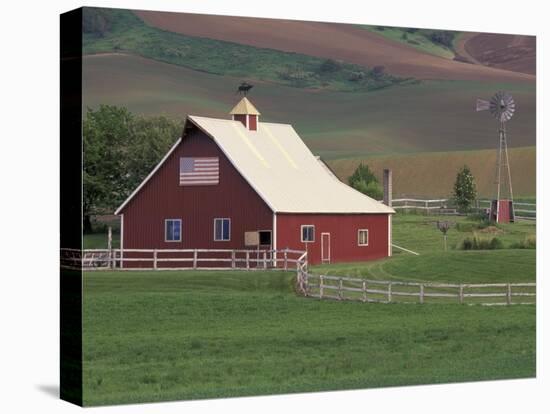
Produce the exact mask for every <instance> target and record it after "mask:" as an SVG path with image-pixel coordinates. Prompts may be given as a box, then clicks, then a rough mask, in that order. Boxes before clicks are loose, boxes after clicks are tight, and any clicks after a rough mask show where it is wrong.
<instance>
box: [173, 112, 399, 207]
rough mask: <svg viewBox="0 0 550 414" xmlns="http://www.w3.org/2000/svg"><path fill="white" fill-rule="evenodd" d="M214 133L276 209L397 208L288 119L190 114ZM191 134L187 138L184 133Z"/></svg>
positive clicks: (261, 194)
mask: <svg viewBox="0 0 550 414" xmlns="http://www.w3.org/2000/svg"><path fill="white" fill-rule="evenodd" d="M188 122H192V123H193V124H194V125H196V126H197V127H198V128H200V129H201V130H203V131H204V132H205V133H206V134H207V135H209V136H210V137H211V138H212V139H213V140H214V141H215V142H216V143H217V144H218V146H219V147H220V148H221V150H222V151H223V152H224V154H225V155H226V156H227V157H228V158H229V160H230V161H231V162H232V164H233V165H234V166H235V168H236V169H237V170H238V171H239V172H240V173H241V174H242V176H243V177H244V178H245V179H246V180H247V181H248V183H249V184H250V185H251V186H252V188H254V189H255V190H256V192H257V193H258V194H259V195H260V196H261V197H262V198H263V200H264V201H265V202H266V203H267V204H268V205H269V206H270V207H271V209H272V210H273V211H274V212H284V213H394V212H395V211H394V210H393V209H392V208H390V207H388V206H386V205H384V204H382V203H380V202H378V201H376V200H374V199H372V198H370V197H367V196H365V195H364V194H362V193H360V192H358V191H356V190H354V189H353V188H351V187H349V186H347V185H346V184H344V183H342V182H341V181H339V180H338V179H337V178H336V177H335V176H334V175H333V174H332V173H331V172H330V170H328V168H327V167H326V166H325V165H323V164H322V161H320V160H319V159H318V158H316V157H315V156H314V155H313V154H312V153H311V151H310V150H309V149H308V147H307V146H306V145H305V144H304V142H303V141H302V140H301V138H300V137H299V136H298V134H297V133H296V131H294V128H292V126H291V125H287V124H275V123H267V122H258V130H257V131H250V130H248V129H247V128H246V127H245V126H244V125H243V124H242V123H241V122H239V121H232V120H225V119H216V118H205V117H200V116H189V117H188V118H187V121H186V123H188ZM183 139H185V137H184V138H183Z"/></svg>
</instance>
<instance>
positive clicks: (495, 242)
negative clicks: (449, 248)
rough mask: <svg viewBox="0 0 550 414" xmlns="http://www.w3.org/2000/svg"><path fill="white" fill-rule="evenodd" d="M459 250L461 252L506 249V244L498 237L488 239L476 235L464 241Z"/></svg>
mask: <svg viewBox="0 0 550 414" xmlns="http://www.w3.org/2000/svg"><path fill="white" fill-rule="evenodd" d="M458 248H459V249H460V250H495V249H502V248H504V243H502V240H500V239H499V238H498V237H493V238H486V237H480V236H479V235H477V234H474V235H473V236H472V237H466V238H465V239H464V240H462V242H461V243H460V244H459V245H458Z"/></svg>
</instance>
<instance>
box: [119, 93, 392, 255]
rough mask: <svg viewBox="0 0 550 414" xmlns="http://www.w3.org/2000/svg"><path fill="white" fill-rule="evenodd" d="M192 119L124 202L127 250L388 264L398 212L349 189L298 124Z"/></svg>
mask: <svg viewBox="0 0 550 414" xmlns="http://www.w3.org/2000/svg"><path fill="white" fill-rule="evenodd" d="M231 115H232V118H233V119H231V120H229V119H215V118H205V117H199V116H188V117H187V119H186V122H185V126H184V130H183V134H182V137H181V138H179V139H178V140H177V141H176V143H175V144H174V146H173V147H172V148H171V149H170V150H169V151H168V153H167V154H166V155H165V157H164V158H163V159H162V160H161V161H160V163H159V164H158V165H157V166H156V167H155V169H154V170H153V171H152V172H151V173H150V174H149V176H148V177H147V178H145V180H144V181H143V182H142V183H141V184H140V185H139V186H138V188H136V189H135V190H134V192H133V193H132V194H131V195H130V196H129V197H128V198H127V199H126V201H124V203H122V205H121V206H120V207H119V208H118V209H117V210H116V212H115V214H117V215H120V217H121V248H123V249H243V248H246V247H249V246H245V233H247V234H248V236H250V234H254V233H252V232H256V233H257V234H258V237H259V240H260V244H261V245H262V247H265V248H269V249H274V250H275V249H284V248H287V247H288V248H290V249H299V250H307V251H308V259H309V262H310V263H312V264H315V263H321V262H346V261H362V260H371V259H378V258H382V257H386V256H390V255H391V214H393V213H394V210H393V209H391V208H390V207H387V206H386V205H384V204H382V203H381V202H378V201H376V200H373V199H372V198H369V197H367V196H365V195H363V194H361V193H360V192H358V191H356V190H354V189H353V188H351V187H349V186H347V185H346V184H344V183H342V182H341V181H340V180H338V178H337V177H336V176H335V175H334V174H332V172H331V171H330V170H329V169H328V168H327V167H326V165H325V164H324V163H323V162H322V161H321V160H320V159H319V158H317V157H315V156H314V155H313V154H312V153H311V152H310V151H309V149H308V148H307V146H306V145H305V144H304V142H303V141H302V140H301V139H300V137H299V136H298V134H297V133H296V131H294V129H293V128H292V126H291V125H287V124H277V123H267V122H260V121H259V115H260V113H259V112H258V111H257V110H256V108H255V107H254V106H253V105H252V103H251V102H250V101H249V100H248V99H247V98H243V99H242V100H241V101H240V102H239V103H238V104H237V105H236V106H235V108H233V110H232V111H231Z"/></svg>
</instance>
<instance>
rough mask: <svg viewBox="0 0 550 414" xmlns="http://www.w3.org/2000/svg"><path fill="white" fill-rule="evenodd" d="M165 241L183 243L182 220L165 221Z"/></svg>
mask: <svg viewBox="0 0 550 414" xmlns="http://www.w3.org/2000/svg"><path fill="white" fill-rule="evenodd" d="M164 241H167V242H179V241H181V220H180V219H166V220H164Z"/></svg>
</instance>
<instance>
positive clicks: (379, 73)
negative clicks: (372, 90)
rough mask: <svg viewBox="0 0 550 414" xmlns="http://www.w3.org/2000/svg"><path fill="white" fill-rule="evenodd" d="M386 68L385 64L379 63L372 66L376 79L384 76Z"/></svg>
mask: <svg viewBox="0 0 550 414" xmlns="http://www.w3.org/2000/svg"><path fill="white" fill-rule="evenodd" d="M385 70H386V67H385V66H382V65H378V66H375V67H373V68H372V72H371V73H372V76H374V78H375V79H380V78H381V77H382V76H384V71H385Z"/></svg>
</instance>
